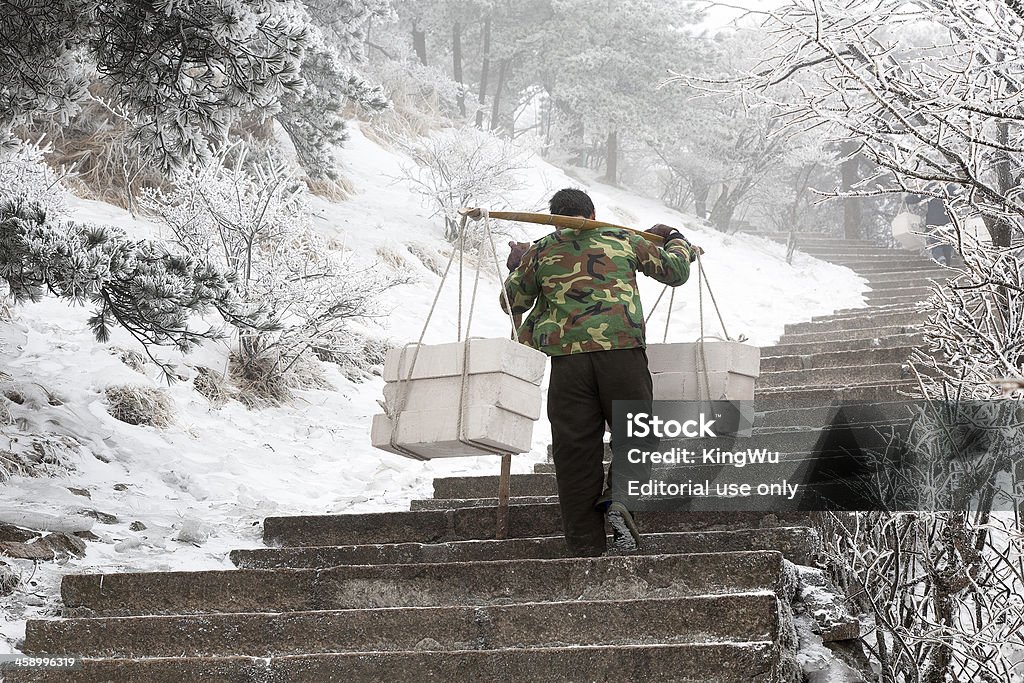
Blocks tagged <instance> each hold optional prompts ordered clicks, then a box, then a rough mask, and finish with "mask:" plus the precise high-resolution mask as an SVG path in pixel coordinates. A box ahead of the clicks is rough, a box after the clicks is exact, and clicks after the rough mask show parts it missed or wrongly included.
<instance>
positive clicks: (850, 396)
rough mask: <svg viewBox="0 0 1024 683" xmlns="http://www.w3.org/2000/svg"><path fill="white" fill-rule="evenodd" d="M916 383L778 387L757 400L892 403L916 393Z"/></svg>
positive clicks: (795, 404) (796, 404) (795, 403)
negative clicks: (837, 386)
mask: <svg viewBox="0 0 1024 683" xmlns="http://www.w3.org/2000/svg"><path fill="white" fill-rule="evenodd" d="M917 389H918V386H917V383H916V382H913V381H904V382H887V383H885V384H855V385H851V386H847V387H842V388H831V387H778V388H771V389H762V390H760V391H759V392H758V397H757V399H756V400H762V399H767V400H772V401H775V402H777V403H787V404H789V405H791V406H792V407H794V408H807V407H814V406H822V405H829V404H830V403H834V402H839V401H875V402H878V403H890V402H892V401H900V400H904V399H906V397H907V395H914V393H915V392H916V391H917Z"/></svg>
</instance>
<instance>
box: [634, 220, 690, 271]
mask: <svg viewBox="0 0 1024 683" xmlns="http://www.w3.org/2000/svg"><path fill="white" fill-rule="evenodd" d="M647 232H649V233H651V234H652V235H657V236H658V237H660V238H662V239H663V240H665V241H666V242H668V241H669V240H670V239H680V240H682V241H683V242H685V243H686V246H688V247H689V248H690V263H693V262H694V261H696V260H697V256H699V255H703V254H704V250H703V249H701V248H700V247H698V246H697V245H696V244H690V241H689V240H687V239H686V238H685V237H683V234H682V233H681V232H679V231H678V230H676V229H675V228H673V227H672V226H671V225H665V224H663V223H658V224H657V225H655V226H654V227H653V228H651V229H650V230H648V231H647Z"/></svg>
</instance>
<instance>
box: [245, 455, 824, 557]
mask: <svg viewBox="0 0 1024 683" xmlns="http://www.w3.org/2000/svg"><path fill="white" fill-rule="evenodd" d="M534 476H535V475H528V474H514V475H512V477H513V484H512V485H513V487H514V488H516V489H518V490H521V491H530V490H533V491H537V490H547V489H549V488H550V489H553V488H554V480H555V479H554V475H553V474H546V475H544V477H545V478H546V479H547V480H549V481H550V483H547V482H545V481H544V480H540V479H532V480H530V481H527V482H526V483H523V484H520V483H517V481H516V477H534ZM475 478H476V477H459V478H458V479H467V480H472V479H475ZM483 478H486V477H483ZM493 479H495V480H496V479H497V478H496V477H494V478H493ZM520 481H525V480H520ZM474 488H476V490H477V491H480V489H481V488H482V487H479V486H478V485H477V484H476V483H475V482H471V481H470V482H467V483H466V492H467V495H468V494H470V493H473V492H474ZM645 521H646V520H645ZM647 526H650V524H648V525H647ZM737 550H777V551H779V552H781V553H782V554H783V556H784V557H785V558H786V559H787V560H789V561H790V562H793V563H795V564H803V565H811V564H814V563H815V562H816V560H817V558H818V553H819V542H818V536H817V534H816V533H815V532H814V531H813V530H812V529H810V528H808V527H806V526H774V527H773V526H766V527H762V528H757V527H756V526H755V527H754V528H750V529H734V530H726V531H687V532H677V533H647V534H644V537H643V543H642V544H641V545H640V549H639V550H638V551H637V552H638V553H639V554H642V555H667V554H682V553H701V552H703V553H711V552H714V553H722V552H733V551H737ZM567 556H568V549H567V548H566V545H565V540H564V539H562V538H561V537H560V536H542V537H539V538H511V539H506V540H502V541H497V540H480V541H454V542H451V543H435V544H426V543H400V544H384V545H351V546H325V547H312V548H302V547H299V548H256V549H252V550H234V551H232V552H231V560H232V562H234V563H235V565H236V566H238V567H240V568H242V569H278V568H296V569H299V568H306V569H314V568H321V567H336V566H339V565H343V564H415V563H419V562H477V561H483V560H489V561H493V560H517V559H542V560H543V559H557V558H563V557H567Z"/></svg>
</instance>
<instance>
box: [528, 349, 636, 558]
mask: <svg viewBox="0 0 1024 683" xmlns="http://www.w3.org/2000/svg"><path fill="white" fill-rule="evenodd" d="M652 397H653V388H652V383H651V373H650V370H649V369H648V367H647V352H646V351H645V350H644V349H639V348H638V349H618V350H615V351H595V352H592V353H574V354H570V355H568V356H553V357H552V358H551V381H550V383H549V385H548V420H549V421H550V422H551V447H552V448H551V450H552V459H553V460H554V462H555V478H556V480H557V482H558V503H559V505H560V507H561V510H562V525H563V527H564V529H565V541H566V544H567V545H568V546H569V550H570V551H571V552H573V553H574V554H576V555H600V554H601V553H603V552H604V551H605V549H606V547H607V537H606V533H605V520H604V510H603V509H602V508H603V507H604V506H603V505H601V506H600V507H599V506H598V505H599V503H602V502H603V499H602V494H605V495H604V499H605V500H607V494H608V493H610V491H609V490H608V489H610V485H611V471H610V470H611V468H609V473H608V478H607V479H606V478H605V472H604V433H605V425H606V424H608V425H611V423H612V401H626V400H633V401H651V400H652ZM606 481H607V482H608V483H607V484H606Z"/></svg>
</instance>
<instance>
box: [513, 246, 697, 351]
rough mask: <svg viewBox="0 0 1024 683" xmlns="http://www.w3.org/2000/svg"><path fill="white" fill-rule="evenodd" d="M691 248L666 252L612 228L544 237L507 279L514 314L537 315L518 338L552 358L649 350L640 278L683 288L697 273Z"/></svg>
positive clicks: (679, 248)
mask: <svg viewBox="0 0 1024 683" xmlns="http://www.w3.org/2000/svg"><path fill="white" fill-rule="evenodd" d="M691 249H692V247H691V246H690V245H689V244H688V243H687V242H686V241H685V240H683V239H673V240H670V241H669V242H668V244H667V245H666V246H665V247H664V248H662V247H659V246H657V245H655V244H653V243H651V242H649V241H648V240H646V239H644V238H643V237H641V236H640V235H637V234H636V233H633V232H628V231H625V230H617V229H613V228H606V229H596V230H569V229H563V230H557V231H555V232H553V233H551V234H550V235H547V236H546V237H542V238H541V239H539V240H537V241H536V242H534V243H533V245H532V246H531V247H530V249H529V250H528V251H527V252H526V254H525V255H524V256H523V261H522V263H521V264H520V266H519V267H518V268H516V269H515V270H514V271H512V273H511V274H510V275H509V276H508V279H507V280H506V281H505V292H506V294H507V295H508V301H509V303H511V305H512V312H513V313H515V314H522V313H526V312H527V311H530V314H529V315H528V316H527V317H526V320H525V321H524V322H523V324H522V326H521V327H520V328H519V331H518V337H519V341H520V342H522V343H523V344H526V345H528V346H532V347H533V348H535V349H539V350H540V351H543V352H544V353H546V354H548V355H549V356H564V355H567V354H570V353H587V352H590V351H610V350H612V349H629V348H636V347H644V346H646V341H645V338H644V313H643V309H642V307H641V304H640V292H639V290H638V289H637V284H636V273H637V271H640V272H642V273H644V274H645V275H648V276H650V277H652V278H654V279H655V280H657V281H658V282H663V283H665V284H667V285H671V286H673V287H676V286H679V285H681V284H683V283H684V282H686V280H687V278H688V277H689V276H690V259H691ZM501 304H502V308H503V309H505V299H504V297H502V299H501ZM531 308H532V309H533V310H532V311H531V310H530V309H531ZM506 310H507V309H506Z"/></svg>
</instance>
